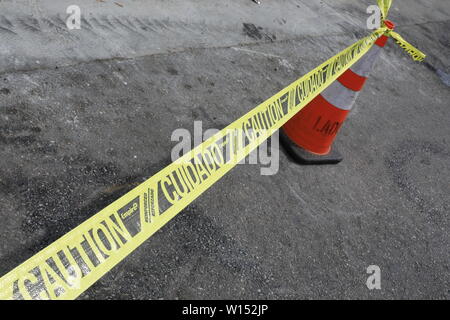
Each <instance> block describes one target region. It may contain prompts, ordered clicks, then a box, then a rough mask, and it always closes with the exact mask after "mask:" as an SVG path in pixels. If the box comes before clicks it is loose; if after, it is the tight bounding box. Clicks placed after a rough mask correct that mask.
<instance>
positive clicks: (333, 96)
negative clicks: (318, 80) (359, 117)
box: [321, 81, 359, 110]
mask: <svg viewBox="0 0 450 320" xmlns="http://www.w3.org/2000/svg"><path fill="white" fill-rule="evenodd" d="M358 94H359V91H353V90H350V89H348V88H347V87H344V86H343V85H342V84H341V83H340V82H339V81H334V82H333V83H332V84H331V85H330V86H329V87H328V88H326V89H325V90H324V91H323V92H322V93H321V95H322V97H324V98H325V100H327V101H328V102H329V103H331V104H332V105H334V106H335V107H336V108H339V109H342V110H351V109H352V107H353V104H354V103H355V100H356V97H358Z"/></svg>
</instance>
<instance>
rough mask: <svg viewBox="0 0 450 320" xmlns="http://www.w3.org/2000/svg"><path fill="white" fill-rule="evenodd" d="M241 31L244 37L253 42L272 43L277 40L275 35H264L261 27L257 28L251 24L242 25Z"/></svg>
mask: <svg viewBox="0 0 450 320" xmlns="http://www.w3.org/2000/svg"><path fill="white" fill-rule="evenodd" d="M242 31H243V32H244V34H245V35H247V36H249V37H250V38H252V39H255V40H269V41H274V40H276V38H277V37H276V36H275V35H269V34H267V33H265V32H264V31H263V28H262V27H257V26H255V25H254V24H253V23H243V29H242Z"/></svg>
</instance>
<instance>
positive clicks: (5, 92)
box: [0, 88, 11, 95]
mask: <svg viewBox="0 0 450 320" xmlns="http://www.w3.org/2000/svg"><path fill="white" fill-rule="evenodd" d="M0 93H1V94H5V95H8V94H10V93H11V91H10V90H9V89H8V88H2V89H0Z"/></svg>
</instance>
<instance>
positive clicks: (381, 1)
mask: <svg viewBox="0 0 450 320" xmlns="http://www.w3.org/2000/svg"><path fill="white" fill-rule="evenodd" d="M377 2H378V7H380V10H381V18H382V20H383V24H382V25H384V21H386V19H387V16H388V14H389V9H390V8H391V5H392V0H377ZM386 35H387V36H389V37H392V38H393V39H394V40H395V42H396V43H397V44H398V45H399V46H400V47H401V48H403V50H405V51H406V52H407V53H408V54H409V55H410V56H411V57H412V58H413V59H414V60H415V61H423V60H424V59H425V57H426V55H425V54H424V53H423V52H422V51H420V50H419V49H417V48H415V47H413V45H412V44H410V43H408V42H407V41H406V40H405V39H403V37H402V36H401V35H399V34H398V33H397V32H394V31H392V30H386Z"/></svg>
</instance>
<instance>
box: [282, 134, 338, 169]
mask: <svg viewBox="0 0 450 320" xmlns="http://www.w3.org/2000/svg"><path fill="white" fill-rule="evenodd" d="M280 142H281V145H282V146H283V147H284V149H285V150H286V152H287V153H288V154H289V155H290V156H291V157H292V158H293V159H294V161H295V162H296V163H298V164H303V165H321V164H338V163H339V162H341V161H342V160H344V158H343V157H342V155H341V154H340V153H339V151H337V150H335V149H332V150H331V152H330V153H329V154H327V155H324V156H320V155H317V154H313V153H311V152H308V151H306V150H305V149H302V148H300V147H299V146H297V145H296V144H295V143H293V142H292V141H291V139H289V137H288V136H287V135H286V134H285V133H284V131H283V129H280Z"/></svg>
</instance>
